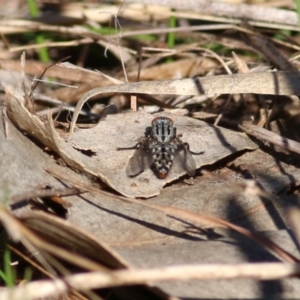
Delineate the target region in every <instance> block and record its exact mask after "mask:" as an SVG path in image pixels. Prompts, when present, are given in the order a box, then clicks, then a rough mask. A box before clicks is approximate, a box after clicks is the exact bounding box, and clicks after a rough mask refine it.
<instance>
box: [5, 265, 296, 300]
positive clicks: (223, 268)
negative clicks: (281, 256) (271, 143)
mask: <svg viewBox="0 0 300 300" xmlns="http://www.w3.org/2000/svg"><path fill="white" fill-rule="evenodd" d="M299 273H300V265H299V264H297V265H292V264H284V263H256V264H236V265H222V264H209V265H194V266H185V265H183V266H171V267H164V268H156V269H141V270H134V269H131V270H121V271H112V272H110V273H103V272H91V273H85V274H76V275H71V276H67V277H65V278H64V279H56V280H40V281H35V282H31V283H27V284H24V285H22V286H19V287H17V288H14V289H4V290H2V291H1V290H0V298H1V300H23V299H24V298H28V299H35V298H42V297H49V296H51V295H56V294H58V293H64V292H67V291H68V290H69V289H70V288H74V289H76V290H87V289H95V288H105V287H118V286H124V285H135V284H147V283H149V282H162V281H179V280H191V279H201V280H209V279H234V278H253V279H258V280H276V279H282V278H286V277H291V276H296V275H298V274H299Z"/></svg>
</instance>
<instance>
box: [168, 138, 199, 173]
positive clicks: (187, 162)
mask: <svg viewBox="0 0 300 300" xmlns="http://www.w3.org/2000/svg"><path fill="white" fill-rule="evenodd" d="M174 142H175V144H176V151H175V158H174V164H177V165H179V166H180V167H181V168H182V169H183V170H184V171H186V172H187V173H188V174H189V176H194V175H195V172H196V168H197V167H196V163H195V161H194V159H193V157H192V155H191V153H190V151H189V149H188V148H187V147H186V146H185V145H184V143H183V142H182V141H181V140H180V139H178V138H177V137H176V138H175V139H174Z"/></svg>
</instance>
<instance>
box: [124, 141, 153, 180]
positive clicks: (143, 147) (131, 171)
mask: <svg viewBox="0 0 300 300" xmlns="http://www.w3.org/2000/svg"><path fill="white" fill-rule="evenodd" d="M150 144H151V138H147V139H146V140H145V141H144V142H142V143H141V144H140V146H139V147H138V149H136V150H135V152H134V154H133V156H132V157H131V159H130V161H129V162H128V165H127V167H126V174H127V176H128V177H134V176H137V175H138V174H140V173H142V172H144V171H145V170H146V169H148V168H149V167H150V166H151V165H152V163H153V155H152V153H151V149H150Z"/></svg>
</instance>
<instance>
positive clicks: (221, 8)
mask: <svg viewBox="0 0 300 300" xmlns="http://www.w3.org/2000/svg"><path fill="white" fill-rule="evenodd" d="M131 2H136V1H132V0H128V1H126V3H131ZM139 3H144V4H148V5H161V6H167V7H170V8H173V9H176V10H180V11H182V10H190V11H193V12H201V14H202V15H213V16H220V17H228V18H235V19H240V20H241V19H247V20H256V21H264V22H266V23H281V24H290V25H295V26H298V15H297V13H296V12H294V11H288V10H284V9H277V8H271V7H263V6H259V5H250V4H232V3H227V2H219V1H211V0H198V1H191V0H189V1H181V0H176V1H175V0H142V1H139Z"/></svg>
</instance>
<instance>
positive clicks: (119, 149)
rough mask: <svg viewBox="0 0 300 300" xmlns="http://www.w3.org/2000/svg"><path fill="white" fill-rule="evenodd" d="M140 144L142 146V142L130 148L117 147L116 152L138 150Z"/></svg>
mask: <svg viewBox="0 0 300 300" xmlns="http://www.w3.org/2000/svg"><path fill="white" fill-rule="evenodd" d="M141 144H142V142H138V143H137V144H135V145H134V146H132V147H118V148H117V151H122V150H133V149H138V148H140V146H141Z"/></svg>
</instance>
